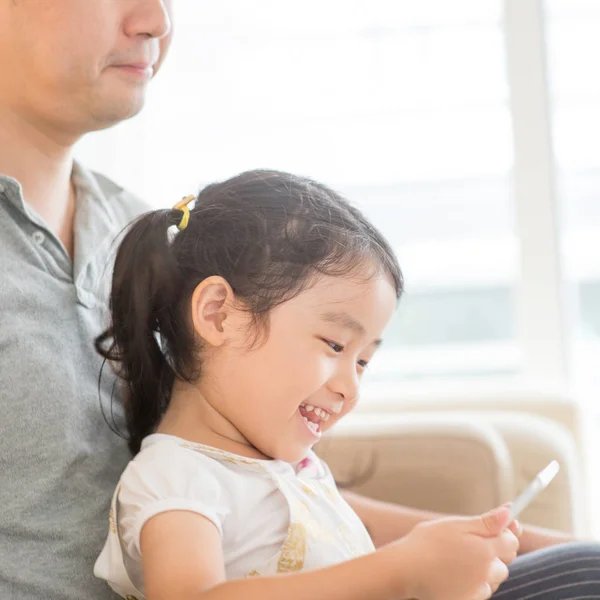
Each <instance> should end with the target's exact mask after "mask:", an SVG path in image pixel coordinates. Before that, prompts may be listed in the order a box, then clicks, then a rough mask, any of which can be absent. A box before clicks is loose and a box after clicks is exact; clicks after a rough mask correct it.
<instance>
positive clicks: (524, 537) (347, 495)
mask: <svg viewBox="0 0 600 600" xmlns="http://www.w3.org/2000/svg"><path fill="white" fill-rule="evenodd" d="M342 496H343V497H344V499H345V500H346V502H348V504H349V505H350V506H351V507H352V509H353V510H354V512H355V513H356V514H357V515H358V516H359V518H360V520H361V521H362V522H363V523H364V525H365V527H366V528H367V530H368V531H369V533H370V535H371V538H372V539H373V543H374V544H375V547H376V548H380V547H381V546H385V545H386V544H389V543H390V542H393V541H394V540H397V539H400V538H402V537H404V536H405V535H407V534H408V533H409V532H410V531H411V530H412V529H413V527H414V526H415V525H418V524H419V523H422V522H424V521H433V520H435V519H439V518H441V517H445V516H447V515H443V514H441V513H434V512H429V511H426V510H419V509H416V508H410V507H408V506H402V505H400V504H392V503H390V502H381V501H380V500H372V499H370V498H366V497H365V496H360V495H359V494H354V493H352V492H343V493H342ZM520 541H521V548H520V552H519V554H526V553H527V552H532V551H533V550H539V549H540V548H545V547H547V546H555V545H557V544H564V543H567V542H573V541H576V540H575V538H574V537H573V536H571V535H569V534H566V533H562V532H559V531H554V530H551V529H542V528H539V527H531V526H524V527H523V532H522V533H521V535H520Z"/></svg>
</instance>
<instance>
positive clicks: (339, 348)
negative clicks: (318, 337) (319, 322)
mask: <svg viewBox="0 0 600 600" xmlns="http://www.w3.org/2000/svg"><path fill="white" fill-rule="evenodd" d="M323 341H324V342H325V343H326V344H327V345H328V346H329V347H330V348H331V349H332V350H333V351H334V352H335V353H336V354H339V353H340V352H343V351H344V346H340V345H339V344H336V343H335V342H331V341H329V340H323Z"/></svg>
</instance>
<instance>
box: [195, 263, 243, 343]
mask: <svg viewBox="0 0 600 600" xmlns="http://www.w3.org/2000/svg"><path fill="white" fill-rule="evenodd" d="M234 305H235V297H234V294H233V290H232V289H231V286H230V285H229V283H227V280H225V279H223V277H219V276H216V275H214V276H212V277H207V278H206V279H204V280H203V281H201V282H200V283H199V284H198V285H197V286H196V289H195V290H194V293H193V294H192V303H191V310H192V322H193V324H194V330H195V332H196V334H197V335H199V336H200V337H201V338H202V339H203V340H204V341H205V342H207V343H209V344H210V345H211V346H215V347H216V346H221V345H222V344H223V343H225V341H226V339H227V335H226V327H225V322H226V321H227V319H228V318H231V316H232V312H233V309H234Z"/></svg>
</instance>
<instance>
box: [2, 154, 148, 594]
mask: <svg viewBox="0 0 600 600" xmlns="http://www.w3.org/2000/svg"><path fill="white" fill-rule="evenodd" d="M74 181H75V184H76V188H77V207H76V214H75V254H74V259H73V260H72V261H71V259H70V258H69V256H68V255H67V253H66V251H65V249H64V247H63V246H62V244H61V242H60V241H59V240H58V239H57V237H56V236H55V235H54V234H53V233H52V232H51V231H49V230H48V228H47V227H46V226H45V224H44V223H43V221H42V219H41V218H40V217H39V216H37V215H36V214H35V213H34V212H33V211H32V210H31V208H29V207H28V206H27V205H26V204H25V203H24V201H23V196H22V193H21V188H20V186H19V184H18V183H17V182H16V181H14V180H13V179H10V178H8V177H3V176H2V175H0V411H1V415H0V419H1V424H2V427H1V435H0V598H1V599H2V600H13V599H14V600H42V599H43V600H59V599H60V600H81V599H82V598H86V599H90V600H91V599H94V600H104V599H108V598H111V599H112V598H114V597H115V596H114V594H113V593H112V592H109V589H108V586H107V585H106V584H105V583H103V582H101V581H99V580H96V579H95V578H94V576H93V573H92V569H93V565H94V561H95V559H96V557H97V556H98V554H99V552H100V550H101V549H102V546H103V543H104V540H105V537H106V534H107V532H108V508H109V503H110V497H111V495H112V492H113V490H114V487H115V484H116V483H117V480H118V478H119V476H120V474H121V471H122V470H123V469H124V467H125V465H126V463H127V461H128V460H129V454H128V451H127V448H126V443H125V442H124V441H123V440H122V439H121V438H119V437H118V436H117V435H115V434H114V433H112V432H111V430H110V428H109V427H108V425H107V424H106V423H105V421H104V419H103V417H102V413H101V410H100V401H99V396H98V375H99V373H100V367H101V359H100V357H99V356H97V355H96V352H95V350H94V346H93V339H94V337H95V336H96V335H98V334H99V333H100V332H101V330H102V329H103V327H104V326H105V325H106V318H107V314H106V303H105V300H104V299H105V298H106V296H105V293H103V292H102V290H103V289H104V290H106V287H105V286H106V282H107V279H108V277H109V276H110V265H109V259H108V256H109V250H111V249H114V243H113V241H114V239H115V236H116V235H117V234H118V233H119V232H120V231H121V230H122V228H123V227H124V226H125V225H126V224H127V223H129V222H130V221H131V219H133V218H134V217H135V216H137V215H138V214H140V213H141V212H143V211H144V210H145V209H146V207H145V206H144V205H143V204H142V203H140V202H139V201H138V200H136V199H135V198H134V197H133V196H131V195H130V194H128V193H126V192H125V191H124V190H122V189H121V188H119V187H118V186H117V185H115V184H114V183H112V182H111V181H109V180H108V179H106V178H104V177H102V176H99V175H92V174H91V173H89V172H87V171H85V170H84V169H83V168H81V167H79V166H77V165H76V166H75V168H74ZM107 275H108V277H107ZM102 283H103V284H104V285H102ZM113 381H114V377H113V375H112V373H111V372H110V369H108V368H107V369H106V375H105V376H104V377H103V385H102V390H101V396H102V403H103V405H104V406H105V407H106V412H107V413H110V396H111V389H112V382H113ZM115 400H116V402H115V407H114V410H113V412H114V413H115V418H116V421H117V423H119V424H120V425H121V430H123V431H124V425H123V419H122V411H121V410H120V406H119V402H118V398H115Z"/></svg>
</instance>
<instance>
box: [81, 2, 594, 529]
mask: <svg viewBox="0 0 600 600" xmlns="http://www.w3.org/2000/svg"><path fill="white" fill-rule="evenodd" d="M174 4H175V11H176V14H175V29H176V35H175V39H174V42H173V46H172V50H171V55H170V57H169V60H168V61H167V62H166V63H165V67H164V70H163V71H162V72H161V73H160V75H159V76H158V77H157V79H156V81H155V82H154V83H153V84H152V89H151V93H150V94H149V96H148V103H147V106H146V108H145V110H144V111H143V113H142V114H141V115H139V116H138V117H136V118H135V119H133V120H131V121H129V122H127V123H125V124H123V125H121V126H119V127H117V128H116V129H114V130H110V131H108V132H103V133H99V134H94V135H92V136H90V137H89V138H87V139H84V140H83V141H82V142H81V144H80V146H79V157H80V159H81V160H83V161H85V162H86V163H87V164H88V165H90V166H91V167H92V168H94V169H97V170H100V171H102V172H104V173H106V174H108V175H109V176H111V177H112V178H113V179H115V180H116V181H117V182H118V183H120V184H121V185H123V186H126V187H127V188H129V189H130V190H132V191H134V192H135V193H137V194H138V195H139V196H141V197H142V198H144V199H146V200H147V201H148V202H149V203H151V204H152V205H154V206H156V207H159V206H161V207H163V206H170V205H172V204H173V203H174V202H176V201H177V200H178V199H180V198H181V197H182V196H184V195H186V194H189V193H193V192H195V191H197V190H198V188H199V187H201V186H202V185H204V184H206V183H209V182H211V181H214V180H218V179H222V178H227V177H229V176H231V175H234V174H235V173H237V172H240V171H243V170H246V169H250V168H260V167H266V168H275V169H282V170H288V171H293V172H296V173H299V174H304V175H309V176H311V177H314V178H316V179H319V180H322V181H323V182H325V183H327V184H328V185H330V186H332V187H334V188H336V189H338V190H340V191H342V192H343V193H345V194H346V195H347V196H348V197H349V198H350V199H351V200H352V201H354V202H355V203H357V204H358V205H360V206H361V207H362V208H363V209H364V210H365V211H366V213H367V214H368V215H369V216H370V217H371V218H372V219H373V221H374V222H375V223H376V224H377V225H378V226H379V227H380V228H381V229H382V230H383V232H384V233H385V234H386V235H387V237H388V238H389V239H390V241H391V242H392V244H393V246H394V248H395V249H396V251H397V253H398V256H399V260H400V264H401V266H402V268H403V271H404V274H405V277H406V295H405V297H404V298H403V299H402V301H401V304H400V309H399V311H398V314H397V316H396V318H395V320H394V322H393V323H392V325H391V327H390V329H389V331H388V333H387V336H386V339H385V343H384V346H383V347H382V348H381V350H380V353H379V354H378V356H377V358H376V360H374V361H373V363H372V366H370V368H369V373H368V375H367V376H366V380H365V392H364V394H363V395H364V398H365V400H364V403H365V404H367V405H368V403H369V402H373V403H374V402H375V401H378V402H379V403H385V402H394V403H396V404H401V403H402V400H403V398H407V397H409V396H410V397H421V396H419V394H421V395H422V396H423V397H430V396H431V395H435V397H436V399H437V402H439V403H443V402H444V399H445V398H446V397H447V396H448V397H450V396H451V397H453V398H455V397H456V395H457V394H459V395H460V396H461V397H467V396H468V397H471V398H473V401H474V402H478V401H483V400H482V399H484V398H485V397H488V396H490V395H491V396H494V397H495V396H499V395H501V393H500V391H501V390H504V392H503V393H505V394H507V395H510V394H512V397H513V398H517V397H518V398H533V397H536V398H537V397H542V398H543V397H548V395H550V396H552V397H558V396H560V397H561V398H566V399H567V400H568V402H573V403H578V404H579V405H581V406H582V407H585V413H584V414H585V422H586V426H588V427H592V428H593V430H592V435H590V436H588V441H587V442H586V444H587V445H586V446H585V448H586V450H585V453H586V456H587V458H588V459H589V461H590V463H591V464H592V465H593V464H595V463H594V462H593V460H595V459H594V457H596V456H597V454H595V453H594V449H595V446H594V438H595V437H597V436H595V435H594V432H598V431H600V429H598V427H599V426H600V419H599V416H598V415H599V414H600V411H598V404H599V403H598V396H599V392H600V362H599V361H600V195H599V190H600V111H599V110H598V108H599V106H600V75H599V71H598V67H597V64H596V63H597V57H599V56H600V35H599V34H598V32H599V31H600V2H598V1H594V0H587V1H584V0H545V1H536V0H454V1H452V2H448V1H447V0H418V1H416V0H410V1H407V0H369V1H366V0H304V1H303V2H292V1H291V0H253V1H252V2H248V1H247V0H219V1H218V2H214V1H208V0H193V1H190V0H187V1H182V2H175V3H174ZM450 392H452V393H450ZM544 394H545V395H546V396H544ZM415 395H416V396H415ZM540 395H541V396H540ZM594 428H595V429H594ZM592 479H593V481H592V480H590V485H589V489H590V490H591V491H590V494H591V496H590V497H591V498H600V494H599V491H598V490H597V489H596V488H597V487H598V486H599V485H600V484H599V483H598V481H597V479H600V478H592ZM594 494H595V495H594ZM599 531H600V529H599Z"/></svg>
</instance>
